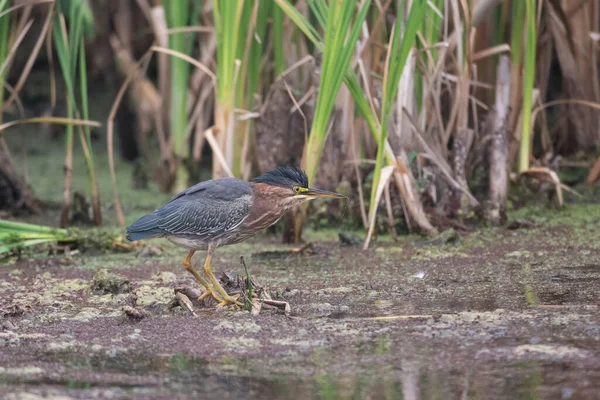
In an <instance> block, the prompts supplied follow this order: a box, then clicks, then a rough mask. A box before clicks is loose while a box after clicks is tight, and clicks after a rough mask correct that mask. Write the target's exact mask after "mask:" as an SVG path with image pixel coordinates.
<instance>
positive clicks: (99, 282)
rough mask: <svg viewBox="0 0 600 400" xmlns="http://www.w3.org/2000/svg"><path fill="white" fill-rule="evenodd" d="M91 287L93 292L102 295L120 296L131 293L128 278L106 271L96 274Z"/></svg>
mask: <svg viewBox="0 0 600 400" xmlns="http://www.w3.org/2000/svg"><path fill="white" fill-rule="evenodd" d="M90 287H91V289H92V290H93V291H95V292H101V293H102V294H108V293H110V294H119V293H127V292H130V291H131V287H130V286H129V280H128V279H127V278H124V277H122V276H119V275H116V274H113V273H111V272H108V271H107V270H106V269H101V270H99V271H98V272H96V275H94V277H93V278H92V283H91V284H90Z"/></svg>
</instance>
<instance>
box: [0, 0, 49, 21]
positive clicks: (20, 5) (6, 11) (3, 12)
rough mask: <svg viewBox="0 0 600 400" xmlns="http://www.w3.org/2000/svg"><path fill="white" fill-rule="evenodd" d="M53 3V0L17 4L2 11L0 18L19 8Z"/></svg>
mask: <svg viewBox="0 0 600 400" xmlns="http://www.w3.org/2000/svg"><path fill="white" fill-rule="evenodd" d="M54 2H55V0H33V1H29V2H19V4H16V5H14V6H12V7H9V8H7V9H6V10H4V11H2V12H1V13H0V18H2V17H4V16H5V15H6V14H10V13H11V12H13V11H15V10H18V9H19V8H22V7H29V6H34V5H37V4H44V3H54Z"/></svg>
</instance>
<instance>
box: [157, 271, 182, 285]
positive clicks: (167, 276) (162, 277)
mask: <svg viewBox="0 0 600 400" xmlns="http://www.w3.org/2000/svg"><path fill="white" fill-rule="evenodd" d="M152 279H156V280H158V281H161V282H163V283H171V282H175V281H176V280H177V275H175V274H174V273H172V272H169V271H162V272H159V273H156V274H154V275H152Z"/></svg>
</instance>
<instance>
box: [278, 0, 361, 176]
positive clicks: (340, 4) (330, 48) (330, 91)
mask: <svg viewBox="0 0 600 400" xmlns="http://www.w3.org/2000/svg"><path fill="white" fill-rule="evenodd" d="M277 3H278V4H279V6H280V7H281V8H282V9H283V11H285V12H286V14H287V15H288V16H289V17H290V19H292V20H293V21H294V22H295V23H296V24H297V25H298V27H299V28H300V29H301V30H302V31H303V32H304V33H305V34H307V36H308V37H309V38H310V39H311V40H312V41H313V43H314V44H315V45H317V47H318V48H319V50H320V51H322V52H323V63H322V67H321V80H320V84H319V94H318V96H317V104H316V106H315V114H314V119H313V123H312V126H311V128H310V134H309V138H308V143H307V144H306V147H305V149H304V157H303V164H304V167H305V168H306V173H307V175H308V179H309V181H311V182H312V181H313V180H314V178H315V175H316V172H317V167H318V165H319V159H320V157H321V152H322V151H323V146H324V145H325V140H326V138H327V133H328V126H329V123H330V121H329V119H330V117H331V112H332V111H333V106H334V104H335V100H336V97H337V95H338V92H339V90H340V87H341V85H342V82H343V81H344V78H345V77H346V73H347V71H348V68H349V67H350V61H351V60H352V55H353V54H354V51H355V48H356V42H357V40H358V37H359V35H360V32H361V29H362V26H363V23H364V22H365V18H366V16H367V12H368V10H369V5H370V1H364V2H362V3H361V4H360V5H358V6H357V4H356V2H355V1H347V0H342V1H335V2H331V3H329V4H327V3H326V2H325V1H324V0H315V1H313V2H310V6H311V10H312V12H313V13H314V15H315V17H316V19H317V21H318V22H319V24H320V25H321V26H322V27H323V30H324V40H323V39H321V38H320V35H319V33H318V32H317V30H316V29H315V28H314V27H313V26H312V25H311V24H310V23H309V22H308V21H307V20H306V19H305V18H304V16H303V15H302V14H300V13H299V12H298V11H297V10H296V9H295V8H294V7H293V6H292V5H291V3H289V2H288V1H287V0H277Z"/></svg>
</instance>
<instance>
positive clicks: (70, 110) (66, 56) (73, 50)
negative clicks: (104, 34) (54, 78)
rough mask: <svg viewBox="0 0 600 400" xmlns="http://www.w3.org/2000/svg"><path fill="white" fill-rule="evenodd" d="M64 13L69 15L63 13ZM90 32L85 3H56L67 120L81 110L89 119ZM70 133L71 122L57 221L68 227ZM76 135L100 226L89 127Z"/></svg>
mask: <svg viewBox="0 0 600 400" xmlns="http://www.w3.org/2000/svg"><path fill="white" fill-rule="evenodd" d="M65 12H67V13H68V14H65ZM92 34H93V18H92V16H91V11H90V9H89V8H88V6H87V5H86V4H85V3H84V2H82V1H77V0H71V1H69V0H63V1H58V2H57V5H56V14H55V15H54V19H53V22H52V35H53V38H54V48H55V50H56V53H57V56H58V61H59V63H60V67H61V71H62V75H63V79H64V82H65V86H66V89H67V92H66V103H67V118H69V119H73V118H75V117H77V116H78V115H79V114H80V113H81V115H83V118H84V119H88V117H89V107H88V92H87V67H86V57H85V37H86V36H88V37H89V36H91V35H92ZM77 85H79V88H80V97H79V100H80V107H81V110H80V109H79V107H78V102H77V94H76V93H77V92H76V90H77ZM73 135H74V126H73V124H68V125H67V128H66V156H65V183H64V194H63V208H62V214H61V220H60V225H61V227H65V226H67V224H68V218H69V209H70V196H71V181H72V169H73ZM79 138H80V141H81V145H82V148H83V152H84V156H85V160H86V166H87V170H88V175H89V183H90V189H91V194H92V210H93V213H94V223H95V224H96V225H101V224H102V212H101V208H100V189H99V184H98V178H97V176H96V170H95V167H94V159H93V151H92V141H91V133H90V128H89V126H84V127H80V130H79Z"/></svg>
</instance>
